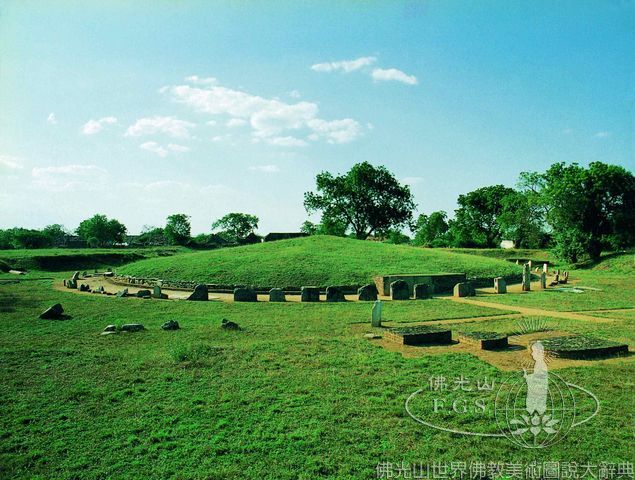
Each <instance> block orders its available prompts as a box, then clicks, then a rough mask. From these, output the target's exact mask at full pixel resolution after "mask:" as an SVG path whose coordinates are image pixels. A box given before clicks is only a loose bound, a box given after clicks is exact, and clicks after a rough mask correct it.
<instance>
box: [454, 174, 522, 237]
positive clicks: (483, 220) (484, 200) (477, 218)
mask: <svg viewBox="0 0 635 480" xmlns="http://www.w3.org/2000/svg"><path fill="white" fill-rule="evenodd" d="M515 193H516V192H515V190H514V189H512V188H508V187H505V186H504V185H492V186H489V187H482V188H479V189H477V190H474V191H473V192H469V193H466V194H465V195H459V198H458V200H457V203H458V204H459V208H458V209H457V210H455V212H454V213H455V219H454V222H453V223H452V228H453V229H454V230H455V232H453V233H454V236H455V238H457V241H458V243H459V244H460V245H457V246H466V247H467V246H472V247H486V248H493V247H496V246H498V244H499V243H500V240H501V233H502V232H501V226H500V224H499V221H498V220H499V216H500V215H501V213H503V209H504V204H505V202H504V199H505V197H506V196H508V195H514V194H515Z"/></svg>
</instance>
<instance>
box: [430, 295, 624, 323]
mask: <svg viewBox="0 0 635 480" xmlns="http://www.w3.org/2000/svg"><path fill="white" fill-rule="evenodd" d="M440 298H443V299H444V300H449V301H452V302H457V303H467V304H471V305H478V306H481V307H489V308H496V309H498V310H510V309H511V310H515V311H517V312H520V313H522V314H524V315H537V316H543V317H554V318H566V319H568V320H583V321H587V322H594V323H611V322H615V321H616V319H613V318H599V317H592V316H590V315H585V314H583V313H579V312H558V311H556V310H545V309H542V308H534V307H520V306H518V305H503V304H500V303H494V302H486V301H483V300H473V299H472V298H470V297H462V298H456V297H440Z"/></svg>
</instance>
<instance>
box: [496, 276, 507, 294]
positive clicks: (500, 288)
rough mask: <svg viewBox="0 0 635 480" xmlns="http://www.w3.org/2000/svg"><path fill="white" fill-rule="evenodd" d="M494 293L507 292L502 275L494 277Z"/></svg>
mask: <svg viewBox="0 0 635 480" xmlns="http://www.w3.org/2000/svg"><path fill="white" fill-rule="evenodd" d="M494 293H507V282H506V281H505V279H504V278H503V277H496V278H495V279H494Z"/></svg>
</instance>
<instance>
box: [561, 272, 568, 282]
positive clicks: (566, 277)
mask: <svg viewBox="0 0 635 480" xmlns="http://www.w3.org/2000/svg"><path fill="white" fill-rule="evenodd" d="M568 281H569V272H564V276H563V278H562V280H560V284H561V285H566V284H567V282H568Z"/></svg>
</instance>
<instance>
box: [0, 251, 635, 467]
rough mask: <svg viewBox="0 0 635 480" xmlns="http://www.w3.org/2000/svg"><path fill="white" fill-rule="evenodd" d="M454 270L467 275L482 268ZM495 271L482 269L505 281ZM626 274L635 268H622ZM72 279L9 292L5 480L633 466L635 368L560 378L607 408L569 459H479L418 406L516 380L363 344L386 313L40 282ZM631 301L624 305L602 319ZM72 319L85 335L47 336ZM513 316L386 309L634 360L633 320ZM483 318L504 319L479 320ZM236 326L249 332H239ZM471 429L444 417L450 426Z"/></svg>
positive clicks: (569, 372)
mask: <svg viewBox="0 0 635 480" xmlns="http://www.w3.org/2000/svg"><path fill="white" fill-rule="evenodd" d="M371 246H372V248H377V247H376V246H375V244H371ZM380 247H383V246H380ZM404 248H406V247H404ZM413 250H414V249H413ZM232 251H233V252H235V253H236V255H237V256H239V258H242V259H243V261H246V262H247V263H251V262H252V261H253V257H250V256H249V255H247V256H244V255H243V254H242V252H244V251H245V249H233V250H231V249H228V250H226V251H224V252H205V254H206V255H210V254H211V253H214V254H217V253H223V254H224V255H230V254H231V252H232ZM247 251H249V250H248V249H247ZM378 251H379V250H378ZM398 251H400V250H398ZM415 251H418V250H415ZM422 252H423V253H427V250H422ZM195 255H202V254H198V253H197V254H190V253H183V254H179V255H178V256H174V257H169V258H166V259H161V260H169V261H175V263H177V262H176V261H178V260H179V259H188V258H190V257H192V256H195ZM444 258H445V257H444ZM448 258H457V259H459V260H460V261H463V259H464V256H460V255H457V256H456V257H452V256H449V257H448ZM467 258H468V260H472V259H473V260H478V257H477V256H474V255H470V256H468V257H467ZM157 260H158V259H157ZM436 260H437V261H440V260H439V259H436ZM154 261H155V260H154V259H151V260H143V261H141V262H139V263H135V264H130V268H132V267H136V266H138V265H141V264H144V263H146V262H154ZM228 261H229V260H228ZM408 261H411V259H410V258H406V260H404V262H408ZM444 261H445V260H444ZM490 261H491V260H489V259H486V258H485V259H484V263H481V262H479V261H476V262H475V263H476V264H477V265H478V266H479V268H485V267H484V266H487V268H490V267H492V265H495V266H498V265H499V264H498V263H497V262H495V263H494V264H491V263H489V262H490ZM263 263H264V264H265V265H267V264H268V263H270V259H269V258H267V259H266V262H263ZM360 263H361V261H356V263H355V264H360ZM613 263H615V264H616V265H622V262H621V260H619V259H615V260H613ZM399 264H400V265H402V264H401V263H399ZM437 265H439V268H443V269H446V268H448V267H451V266H452V265H451V264H450V263H443V264H437ZM441 265H442V267H441ZM510 266H512V267H515V265H512V264H510ZM249 268H253V267H249ZM620 268H621V267H618V266H615V265H614V266H612V267H611V268H604V269H602V268H595V269H589V270H584V271H582V270H581V271H580V272H581V275H587V277H585V282H587V281H588V282H595V284H604V283H605V282H617V283H615V285H617V286H618V287H620V288H621V291H622V292H623V294H622V296H627V297H628V295H632V292H633V288H634V287H633V284H632V283H630V279H629V278H628V276H626V275H624V274H623V273H620V272H619V270H620ZM448 269H451V270H455V269H454V268H448ZM70 270H72V269H68V270H67V271H54V272H46V271H37V272H35V273H34V274H29V275H27V276H25V277H19V278H13V276H12V280H22V281H20V282H19V283H4V284H3V283H1V282H0V322H1V323H0V326H1V328H2V332H3V334H2V335H1V336H0V358H1V361H0V404H2V405H3V415H2V416H0V478H3V479H4V478H7V479H13V478H29V479H49V478H56V479H57V478H60V479H76V478H82V479H83V478H86V479H98V478H174V479H185V478H187V479H189V478H201V479H202V478H215V479H235V478H266V479H297V478H300V479H314V478H334V479H366V478H376V471H375V468H376V465H377V464H378V463H380V462H393V463H395V464H397V463H400V462H402V461H406V462H414V463H419V462H422V463H424V464H432V462H448V463H449V462H456V461H461V462H470V461H482V462H523V463H529V462H532V461H538V462H543V461H567V462H572V461H575V462H578V463H579V464H599V463H600V462H623V461H632V454H631V450H632V440H633V430H632V414H633V398H635V396H634V395H633V392H634V385H633V378H635V366H634V364H633V362H632V361H630V359H629V358H624V359H617V360H615V361H611V362H609V363H607V362H594V361H589V362H588V363H586V364H584V365H583V366H576V367H574V368H565V369H562V370H559V371H558V374H559V375H561V376H562V377H564V378H566V380H567V381H569V382H572V383H575V384H577V385H581V386H584V388H586V389H588V390H590V391H592V392H593V393H594V394H595V395H597V397H598V399H599V401H600V404H601V410H600V413H599V414H598V416H597V417H595V418H594V419H593V420H592V421H590V422H589V423H587V424H584V425H581V426H579V427H576V428H575V429H574V430H572V431H571V432H570V433H569V435H568V436H567V437H566V438H565V439H564V440H562V441H561V442H560V443H557V444H555V445H553V446H551V447H548V448H546V449H538V450H533V449H525V448H520V447H518V446H516V445H514V444H513V443H511V442H509V441H508V440H506V439H503V438H482V439H479V440H478V441H475V439H474V438H472V437H468V436H463V435H456V434H452V433H447V432H442V431H438V430H434V429H431V428H428V427H425V426H423V425H420V424H418V423H416V422H415V421H414V420H413V419H412V418H411V417H410V416H408V414H407V413H406V411H405V401H406V399H407V398H408V397H409V396H410V395H411V394H412V393H413V392H415V391H416V390H418V389H421V388H424V389H425V387H426V386H427V385H428V382H429V379H430V377H431V376H432V375H435V376H444V377H447V378H448V379H453V378H455V377H458V376H459V375H465V376H466V377H468V378H471V379H475V378H483V377H487V378H490V379H494V380H495V381H497V382H500V381H502V380H503V379H505V378H506V377H507V375H508V373H504V372H501V371H499V370H498V369H497V368H495V367H493V366H492V365H490V364H488V363H486V362H485V361H483V360H481V359H480V358H478V357H476V356H473V355H469V354H461V353H452V350H451V349H452V347H448V348H449V350H448V353H442V354H435V355H425V354H424V355H423V356H420V357H419V358H407V357H404V356H402V355H401V354H400V353H399V352H396V351H390V350H387V349H385V348H383V347H382V346H380V345H378V344H377V343H374V342H372V341H369V340H367V339H365V338H363V333H365V332H371V331H375V332H377V331H379V330H378V329H372V328H371V327H370V325H369V321H370V318H369V317H370V304H369V303H365V302H364V303H357V302H347V303H341V304H327V303H319V304H301V303H291V302H290V303H286V304H276V303H266V302H259V303H257V304H248V303H225V302H186V301H161V300H141V299H135V298H126V299H117V298H113V297H106V296H101V295H92V294H78V293H74V292H71V291H57V290H55V289H53V287H52V282H53V281H52V280H31V281H29V278H30V277H33V276H40V275H41V276H44V275H51V276H52V277H55V278H58V279H59V278H62V277H65V276H66V275H67V274H68V272H69V271H70ZM244 271H245V272H246V271H248V268H247V267H245V270H244ZM571 275H572V277H575V276H576V275H578V271H576V272H572V274H571ZM4 278H6V277H3V279H4ZM620 281H621V283H620ZM624 292H625V293H624ZM562 295H569V297H567V298H570V297H574V299H572V300H570V301H574V300H575V299H579V298H581V295H573V294H562ZM492 297H493V296H492V295H479V296H478V297H477V300H482V301H488V302H489V301H491V300H493V299H492ZM503 297H505V298H512V297H518V300H515V301H514V302H511V303H515V304H518V305H523V306H528V305H532V304H534V303H537V304H539V305H540V306H541V308H547V306H549V305H546V304H545V300H544V298H543V295H542V294H541V293H540V292H531V293H530V294H525V295H522V294H508V295H507V296H498V297H495V298H494V299H499V298H503ZM596 298H597V297H596ZM534 299H537V300H534ZM619 301H620V299H619V298H618V296H617V295H616V296H612V297H610V298H609V297H605V298H604V299H603V300H602V301H597V302H596V301H593V302H588V303H590V304H595V303H603V302H604V303H606V302H608V303H610V302H614V303H618V302H619ZM55 302H61V303H62V305H63V306H64V309H65V311H66V313H68V314H69V315H70V316H71V317H72V318H71V319H69V320H64V321H54V320H40V319H38V318H37V317H38V314H39V313H40V312H41V311H42V310H44V308H46V307H48V306H50V305H51V304H52V303H55ZM624 303H628V302H624ZM585 305H586V304H585ZM598 308H603V307H598ZM606 308H609V307H606ZM509 310H510V311H506V310H500V309H493V308H489V307H481V306H476V305H469V304H463V303H457V302H453V301H451V300H446V299H433V300H423V301H407V302H398V303H397V302H395V303H391V302H385V305H384V315H383V316H384V321H385V322H388V325H395V326H398V325H406V324H410V325H412V324H414V323H415V322H426V324H433V322H434V320H456V322H454V321H452V322H451V323H450V324H449V326H450V328H452V329H453V330H454V329H456V330H457V331H459V330H464V331H478V330H487V331H494V332H506V333H510V332H513V331H515V330H516V329H518V328H519V325H520V324H521V323H522V322H523V321H525V322H528V323H530V324H531V323H536V324H540V325H543V324H546V325H548V326H549V327H551V328H553V330H564V331H567V332H570V333H572V334H580V335H592V336H594V337H597V338H601V339H605V340H608V341H617V342H627V343H629V344H630V345H631V349H632V346H633V344H635V333H634V330H633V328H632V319H629V318H622V317H621V316H617V315H615V316H613V315H606V316H605V315H604V314H603V313H594V314H593V315H595V316H600V317H602V320H604V321H600V322H597V323H594V322H590V321H589V322H587V321H579V320H568V319H563V318H551V317H548V316H546V317H542V318H540V319H534V318H531V317H520V316H516V317H514V318H510V317H502V316H501V315H502V314H505V313H513V305H512V306H510V307H509ZM554 310H555V309H554ZM615 312H619V311H615ZM620 313H624V312H620ZM477 316H492V318H491V319H489V320H485V321H474V320H472V319H473V317H477ZM223 318H227V319H229V320H232V321H234V322H237V323H238V324H239V325H240V326H241V327H242V328H243V330H242V331H225V330H222V329H221V328H220V322H221V319H223ZM172 319H174V320H178V321H179V323H180V324H181V327H182V329H181V330H178V331H173V332H167V331H162V330H161V329H160V325H161V324H162V323H163V322H165V321H167V320H172ZM128 322H140V323H143V324H144V325H145V327H146V329H147V330H146V331H144V332H139V333H131V334H126V333H122V334H118V335H111V336H100V332H101V331H102V330H103V328H104V327H105V326H106V325H108V324H122V323H128ZM430 322H432V323H430ZM444 327H448V324H447V323H446V324H444ZM452 395H455V396H456V395H458V393H456V392H453V393H452ZM432 400H433V392H429V391H426V392H424V393H423V394H422V395H421V396H420V400H419V402H420V403H417V404H416V405H415V406H414V407H416V408H420V407H421V406H422V405H424V406H425V405H427V404H429V403H430V402H432ZM453 418H454V417H451V416H450V415H444V416H443V419H445V421H448V422H451V421H455V420H453ZM459 422H460V423H459V426H461V425H465V428H467V426H468V425H469V426H470V428H473V429H475V430H476V431H483V432H492V431H495V430H496V427H495V424H496V423H495V418H494V413H493V411H492V410H489V409H488V410H487V411H486V412H485V413H483V414H478V413H475V412H468V413H467V414H466V415H464V416H462V417H460V420H459Z"/></svg>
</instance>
